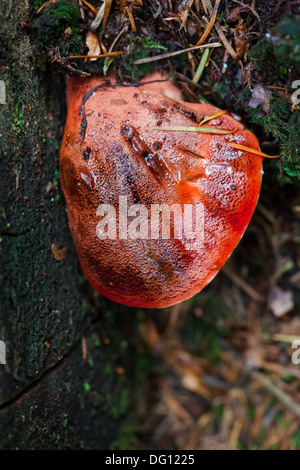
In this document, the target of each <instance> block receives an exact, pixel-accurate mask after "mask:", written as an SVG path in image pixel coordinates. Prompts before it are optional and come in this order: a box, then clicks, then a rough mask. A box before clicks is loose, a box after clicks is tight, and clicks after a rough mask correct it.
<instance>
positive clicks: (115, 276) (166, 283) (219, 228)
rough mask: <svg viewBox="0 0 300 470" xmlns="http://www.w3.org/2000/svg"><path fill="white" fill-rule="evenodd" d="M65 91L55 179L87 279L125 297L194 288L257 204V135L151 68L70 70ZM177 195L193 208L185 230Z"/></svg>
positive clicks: (114, 296)
mask: <svg viewBox="0 0 300 470" xmlns="http://www.w3.org/2000/svg"><path fill="white" fill-rule="evenodd" d="M67 93H68V115H67V122H66V126H65V132H64V137H63V142H62V146H61V152H60V165H61V178H62V188H63V192H64V195H65V199H66V205H67V211H68V217H69V224H70V229H71V232H72V236H73V239H74V243H75V246H76V250H77V253H78V257H79V261H80V264H81V266H82V269H83V272H84V274H85V275H86V277H87V279H88V280H89V282H90V283H91V284H92V285H93V286H94V287H95V288H96V289H97V290H98V291H99V292H100V293H101V294H103V295H105V296H106V297H108V298H109V299H111V300H114V301H116V302H120V303H124V304H126V305H131V306H139V307H149V308H160V307H166V306H170V305H173V304H175V303H178V302H180V301H183V300H185V299H187V298H189V297H191V296H193V295H195V294H196V293H198V292H199V291H201V289H203V288H204V287H205V286H206V285H207V284H208V283H209V282H210V281H211V280H212V279H213V278H214V277H215V275H216V274H217V272H218V271H219V270H220V268H221V267H222V266H223V264H224V263H225V262H226V260H227V259H228V257H229V256H230V254H231V253H232V251H233V250H234V248H235V247H236V245H237V244H238V243H239V241H240V239H241V237H242V235H243V233H244V231H245V228H246V227H247V225H248V223H249V221H250V219H251V216H252V214H253V211H254V209H255V206H256V204H257V200H258V196H259V192H260V187H261V175H262V161H263V157H262V156H261V155H259V153H258V154H256V155H255V154H254V153H255V151H258V152H259V143H258V141H257V139H256V137H255V136H254V135H253V134H252V133H251V132H250V131H248V130H246V129H245V128H244V127H243V125H242V124H241V123H240V122H238V121H237V120H235V119H234V118H233V117H231V116H230V115H229V114H227V113H221V111H220V110H219V109H218V108H215V107H213V106H211V105H207V104H194V103H189V102H185V101H183V98H182V96H181V92H180V90H179V89H178V88H176V87H175V85H174V84H173V83H172V82H171V81H169V80H167V79H166V78H165V77H163V76H161V75H158V74H153V75H152V76H150V77H147V78H146V79H144V81H143V82H141V83H140V84H139V86H136V85H132V84H118V83H116V82H115V81H114V80H112V79H111V80H110V81H109V82H108V81H107V79H104V78H101V77H99V76H92V77H88V78H85V79H82V78H81V79H78V78H72V77H71V78H69V79H68V90H67ZM202 121H204V122H203V124H201V123H202ZM199 124H200V126H199ZM200 127H202V130H200V131H199V129H200ZM182 128H183V129H182ZM196 128H197V129H196ZM234 145H235V146H236V147H234ZM239 146H244V147H250V148H251V149H253V151H254V153H250V152H247V151H245V150H241V149H240V148H239ZM187 206H189V207H190V208H192V209H191V210H192V214H195V213H196V212H195V213H194V212H193V210H194V209H195V211H197V208H200V209H199V214H200V212H201V221H200V222H201V223H200V225H199V224H198V223H197V220H196V221H195V220H194V219H193V218H192V219H191V220H192V224H191V228H192V230H193V233H191V232H188V230H185V228H186V226H185V224H184V222H185V220H187V219H185V218H184V215H185V214H190V213H189V212H188V209H187ZM120 209H122V211H123V212H122V217H121V211H120ZM124 211H125V215H126V217H125V219H126V220H125V219H124ZM185 211H186V212H185ZM154 215H155V218H153V217H154ZM152 216H153V217H152ZM104 220H105V221H106V222H107V224H106V225H107V227H106V229H105V228H104V225H103V224H102V222H103V221H104ZM199 220H200V219H199ZM101 221H102V222H101ZM168 223H169V225H168ZM101 224H102V225H101ZM168 226H169V227H170V230H169V236H168V233H167V230H165V229H167V228H168ZM99 227H101V229H100V228H99ZM199 227H200V228H199ZM197 230H199V233H198V235H199V236H198V235H197Z"/></svg>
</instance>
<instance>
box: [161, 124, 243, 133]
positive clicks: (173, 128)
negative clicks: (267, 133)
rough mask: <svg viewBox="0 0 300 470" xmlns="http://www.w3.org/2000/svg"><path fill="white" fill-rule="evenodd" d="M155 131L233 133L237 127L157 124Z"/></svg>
mask: <svg viewBox="0 0 300 470" xmlns="http://www.w3.org/2000/svg"><path fill="white" fill-rule="evenodd" d="M152 130H154V131H182V132H199V133H201V134H220V135H228V134H233V133H234V132H235V131H236V130H237V129H233V130H231V131H225V130H223V129H214V128H212V127H190V126H157V127H152Z"/></svg>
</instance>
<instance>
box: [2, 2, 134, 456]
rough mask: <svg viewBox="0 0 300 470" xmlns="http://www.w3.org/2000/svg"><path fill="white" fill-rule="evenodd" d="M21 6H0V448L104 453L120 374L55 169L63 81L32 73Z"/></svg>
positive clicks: (115, 423)
mask: <svg viewBox="0 0 300 470" xmlns="http://www.w3.org/2000/svg"><path fill="white" fill-rule="evenodd" d="M29 8H30V4H29V2H28V0H2V1H1V5H0V10H1V18H2V19H1V24H0V37H1V42H0V53H1V62H0V73H1V76H0V80H1V81H2V82H4V84H5V88H6V97H5V100H3V93H2V101H5V103H3V104H0V145H1V158H0V179H1V184H0V198H1V200H0V211H1V243H0V249H1V270H0V278H1V300H0V307H1V312H0V340H2V341H4V342H5V345H6V365H0V448H2V449H15V448H19V449H65V448H71V449H74V448H94V449H101V448H104V449H105V448H109V447H111V446H112V445H113V442H114V441H115V439H116V438H117V435H118V432H119V431H118V428H119V425H120V422H121V414H122V413H123V414H124V412H125V408H126V406H125V407H124V403H123V409H122V410H121V411H120V410H118V409H117V406H116V403H117V402H119V400H120V397H119V395H118V394H120V391H122V390H123V389H124V387H123V385H124V376H121V375H117V374H114V373H113V370H114V367H115V361H116V358H117V354H116V351H115V349H114V346H113V345H110V346H109V345H105V344H104V345H103V341H102V338H100V337H101V334H100V330H99V318H101V315H102V312H101V311H100V310H99V307H98V306H96V305H95V303H94V304H93V302H91V300H90V299H91V298H92V297H93V291H92V290H91V288H90V287H89V286H87V284H86V282H85V280H84V278H83V276H82V274H81V271H80V268H79V266H78V262H77V258H76V254H75V250H74V247H73V244H72V240H71V237H70V233H69V229H68V221H67V217H66V211H65V205H64V200H63V195H62V193H61V190H60V186H59V167H58V153H59V146H60V139H61V136H62V131H63V124H64V118H65V89H64V87H65V85H64V77H63V76H62V75H61V76H60V75H57V74H56V75H55V74H53V73H52V72H50V71H49V70H46V71H45V72H42V71H40V69H39V67H38V55H37V54H36V51H35V48H34V44H33V43H32V41H31V39H30V35H29V34H28V30H27V26H26V22H27V20H28V15H29ZM3 86H4V85H3V83H2V89H3ZM54 244H56V245H57V246H58V248H59V249H62V248H66V257H65V259H63V260H61V261H58V260H57V259H55V256H54V255H53V253H52V251H51V247H52V245H54ZM101 322H102V319H101ZM102 327H103V324H102V323H101V328H102ZM83 335H84V337H85V339H84V340H82V336H83ZM85 351H87V352H86V353H85Z"/></svg>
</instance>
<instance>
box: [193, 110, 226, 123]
mask: <svg viewBox="0 0 300 470" xmlns="http://www.w3.org/2000/svg"><path fill="white" fill-rule="evenodd" d="M226 113H227V111H219V112H218V113H215V114H212V115H211V116H208V117H207V118H205V119H203V120H202V121H201V122H200V123H199V126H202V124H204V123H205V122H208V121H211V120H212V119H215V118H217V117H220V116H223V114H226Z"/></svg>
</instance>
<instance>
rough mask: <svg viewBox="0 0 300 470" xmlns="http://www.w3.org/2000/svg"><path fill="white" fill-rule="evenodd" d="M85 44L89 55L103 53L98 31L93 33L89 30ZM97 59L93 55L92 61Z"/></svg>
mask: <svg viewBox="0 0 300 470" xmlns="http://www.w3.org/2000/svg"><path fill="white" fill-rule="evenodd" d="M85 44H86V46H87V48H88V50H89V52H88V53H87V55H92V56H93V55H100V54H101V48H100V44H99V40H98V35H97V34H96V33H93V31H89V32H88V33H87V35H86V40H85ZM95 60H97V58H96V57H93V58H91V59H90V61H91V62H93V61H95Z"/></svg>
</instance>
